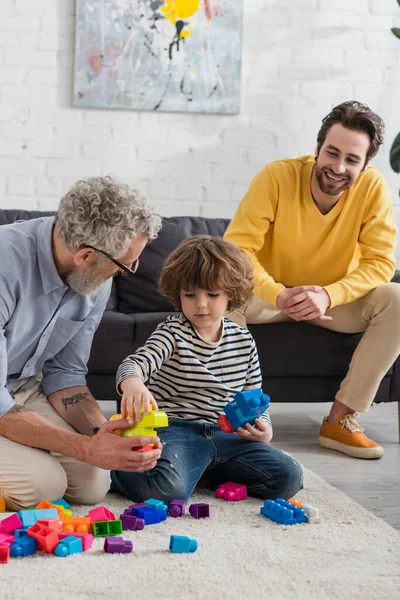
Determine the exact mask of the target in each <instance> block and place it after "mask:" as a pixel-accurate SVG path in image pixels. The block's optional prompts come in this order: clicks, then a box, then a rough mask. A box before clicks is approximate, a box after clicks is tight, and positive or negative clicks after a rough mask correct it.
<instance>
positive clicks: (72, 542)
mask: <svg viewBox="0 0 400 600" xmlns="http://www.w3.org/2000/svg"><path fill="white" fill-rule="evenodd" d="M79 552H82V540H81V538H77V537H75V536H73V535H69V536H68V537H66V538H63V539H62V541H61V542H60V543H59V544H57V546H56V547H55V548H54V554H55V555H56V556H68V555H69V554H78V553H79Z"/></svg>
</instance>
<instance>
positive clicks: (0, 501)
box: [0, 498, 6, 512]
mask: <svg viewBox="0 0 400 600" xmlns="http://www.w3.org/2000/svg"><path fill="white" fill-rule="evenodd" d="M0 512H6V501H5V500H4V498H0Z"/></svg>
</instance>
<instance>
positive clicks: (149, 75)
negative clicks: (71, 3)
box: [73, 0, 243, 114]
mask: <svg viewBox="0 0 400 600" xmlns="http://www.w3.org/2000/svg"><path fill="white" fill-rule="evenodd" d="M242 20H243V0H201V1H200V0H78V1H77V15H76V42H75V73H74V101H73V102H74V105H75V106H90V107H96V108H127V109H134V110H158V111H161V110H162V111H180V112H205V113H233V114H235V113H238V112H239V107H240V74H241V55H242Z"/></svg>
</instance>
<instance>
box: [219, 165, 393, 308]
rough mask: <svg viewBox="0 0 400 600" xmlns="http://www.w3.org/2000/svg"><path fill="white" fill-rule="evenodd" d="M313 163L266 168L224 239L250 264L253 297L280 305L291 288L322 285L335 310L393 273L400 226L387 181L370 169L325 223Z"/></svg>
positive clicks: (362, 174)
mask: <svg viewBox="0 0 400 600" xmlns="http://www.w3.org/2000/svg"><path fill="white" fill-rule="evenodd" d="M313 165H314V155H311V156H300V157H299V158H296V159H289V158H287V159H284V160H278V161H276V162H273V163H270V164H268V165H267V166H266V167H264V169H263V170H262V171H261V172H260V173H259V174H258V175H257V176H256V177H255V178H254V179H253V181H252V182H251V184H250V187H249V190H248V192H247V194H246V195H245V197H244V198H243V200H242V202H241V203H240V205H239V207H238V209H237V211H236V214H235V216H234V217H233V219H232V221H231V223H230V225H229V227H228V229H227V231H226V233H225V238H226V239H227V240H229V241H231V242H233V243H234V244H236V245H237V246H239V247H240V248H243V250H245V251H246V252H247V254H248V255H249V256H250V258H251V260H252V262H253V265H254V276H255V288H254V293H255V294H256V295H257V296H259V297H260V298H263V299H264V300H267V301H268V302H270V303H271V304H274V305H276V298H277V296H278V294H279V292H281V291H282V290H283V289H284V288H285V287H294V286H297V285H320V286H322V287H324V289H325V290H326V291H327V292H328V294H329V296H330V299H331V307H334V306H337V305H340V304H346V303H348V302H352V301H353V300H356V299H357V298H360V297H361V296H364V295H365V294H366V293H368V292H369V291H370V290H372V289H374V288H376V287H377V286H378V285H381V284H382V283H387V282H388V281H390V279H391V278H392V276H393V273H394V270H395V264H396V263H395V260H394V254H393V252H394V248H395V245H396V220H395V217H394V213H393V207H392V203H391V196H390V191H389V188H388V186H387V184H386V183H385V180H384V179H383V176H382V175H381V173H380V172H379V171H378V170H377V169H375V168H374V167H368V168H367V169H366V171H364V172H363V173H361V174H360V176H359V177H358V179H357V180H356V182H355V183H354V184H353V185H352V186H351V187H350V188H349V189H347V190H346V191H345V192H344V193H343V194H342V196H341V198H340V200H339V201H338V202H337V204H336V205H335V206H334V207H333V208H332V210H331V211H330V212H329V213H328V214H326V215H323V214H322V213H320V211H319V210H318V208H317V206H316V205H315V203H314V201H313V198H312V196H311V190H310V184H311V174H312V168H313Z"/></svg>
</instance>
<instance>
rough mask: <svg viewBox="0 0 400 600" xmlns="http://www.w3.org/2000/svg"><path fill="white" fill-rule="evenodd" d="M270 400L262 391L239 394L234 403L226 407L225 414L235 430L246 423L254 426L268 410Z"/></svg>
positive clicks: (236, 395)
mask: <svg viewBox="0 0 400 600" xmlns="http://www.w3.org/2000/svg"><path fill="white" fill-rule="evenodd" d="M269 400H270V398H269V396H267V394H263V393H262V390H249V391H247V392H238V393H237V394H235V397H234V399H233V400H232V402H229V404H227V405H226V406H225V408H224V413H225V414H226V416H227V418H228V420H229V422H230V424H231V425H232V428H233V429H234V430H235V429H237V428H238V427H243V425H245V424H246V423H250V425H254V423H255V420H256V419H257V418H258V417H261V415H262V414H263V413H264V412H265V411H266V410H267V408H268V406H269Z"/></svg>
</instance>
